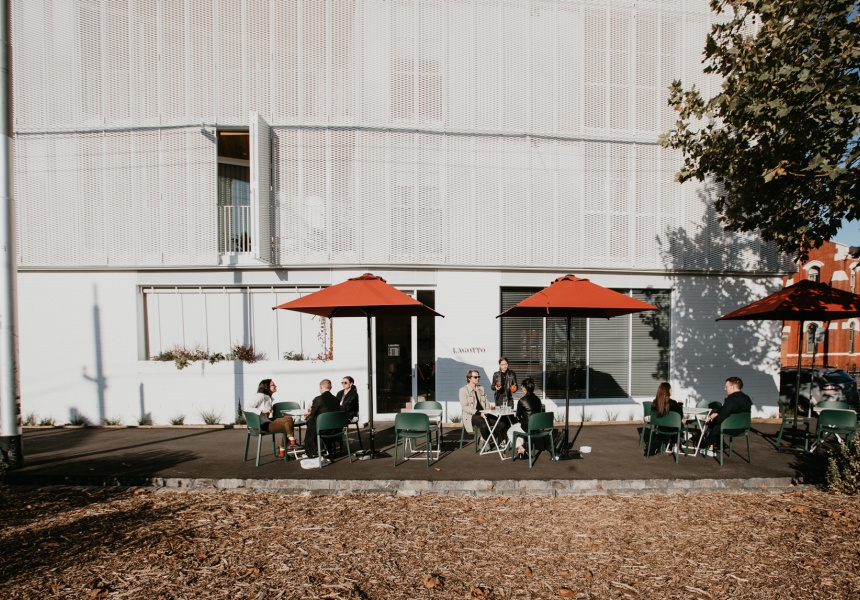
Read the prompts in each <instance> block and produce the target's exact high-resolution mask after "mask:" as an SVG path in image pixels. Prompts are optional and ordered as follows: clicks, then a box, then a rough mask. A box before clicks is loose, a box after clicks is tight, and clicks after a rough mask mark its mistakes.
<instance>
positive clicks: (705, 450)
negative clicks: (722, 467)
mask: <svg viewBox="0 0 860 600" xmlns="http://www.w3.org/2000/svg"><path fill="white" fill-rule="evenodd" d="M700 452H701V453H702V456H707V457H708V458H714V457H715V456H716V455H717V453H716V452H714V451H713V450H711V449H710V448H702V449H701V451H700Z"/></svg>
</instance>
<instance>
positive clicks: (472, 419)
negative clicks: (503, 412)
mask: <svg viewBox="0 0 860 600" xmlns="http://www.w3.org/2000/svg"><path fill="white" fill-rule="evenodd" d="M480 379H481V376H480V375H479V374H478V372H477V371H476V370H475V369H469V371H468V372H467V373H466V381H467V383H466V385H464V386H463V387H461V388H460V393H459V396H460V406H461V407H462V413H463V426H464V427H465V428H466V431H468V432H469V433H471V432H472V431H474V429H473V427H477V428H478V429H479V430H480V432H481V435H482V436H483V438H484V439H485V440H488V439H490V427H491V426H492V424H493V423H495V422H496V419H498V417H497V416H496V415H489V414H481V411H482V410H489V408H490V401H489V400H488V399H487V392H486V391H484V386H482V385H478V381H480ZM509 426H510V423H509V422H508V420H507V419H502V422H501V423H499V424H498V426H497V427H496V430H495V435H496V439H497V440H503V439H504V438H505V436H506V433H507V430H508V427H509ZM499 445H501V444H499Z"/></svg>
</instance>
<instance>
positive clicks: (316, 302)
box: [274, 273, 444, 458]
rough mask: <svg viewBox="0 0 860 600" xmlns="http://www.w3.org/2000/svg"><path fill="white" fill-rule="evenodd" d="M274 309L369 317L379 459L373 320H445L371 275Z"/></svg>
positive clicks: (369, 382) (370, 383)
mask: <svg viewBox="0 0 860 600" xmlns="http://www.w3.org/2000/svg"><path fill="white" fill-rule="evenodd" d="M274 308H283V309H285V310H294V311H297V312H303V313H308V314H311V315H317V316H320V317H328V318H338V317H365V318H366V319H367V391H368V393H367V405H368V412H369V418H370V453H369V454H368V457H370V458H373V457H374V456H376V449H375V448H374V432H373V406H374V397H373V366H372V365H371V360H372V358H371V357H372V356H373V354H372V348H371V327H370V319H371V317H442V316H444V315H440V314H439V313H437V312H436V311H435V310H433V309H432V308H430V307H428V306H426V305H424V304H422V303H421V302H418V300H416V299H415V298H412V297H411V296H409V295H407V294H404V293H403V292H401V291H400V290H398V289H397V288H394V287H392V286H390V285H388V283H386V281H385V280H384V279H383V278H382V277H378V276H376V275H373V274H371V273H365V274H364V275H361V276H359V277H353V278H351V279H347V280H346V281H344V282H342V283H338V284H336V285H333V286H331V287H327V288H323V289H321V290H320V291H318V292H313V293H312V294H308V295H307V296H303V297H301V298H298V299H296V300H292V301H290V302H286V303H284V304H281V305H279V306H275V307H274Z"/></svg>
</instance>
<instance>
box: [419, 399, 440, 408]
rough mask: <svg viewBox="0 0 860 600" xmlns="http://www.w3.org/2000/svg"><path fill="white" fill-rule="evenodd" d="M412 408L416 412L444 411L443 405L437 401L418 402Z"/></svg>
mask: <svg viewBox="0 0 860 600" xmlns="http://www.w3.org/2000/svg"><path fill="white" fill-rule="evenodd" d="M412 408H414V409H416V410H442V403H441V402H436V401H435V400H422V401H421V402H416V403H415V406H413V407H412Z"/></svg>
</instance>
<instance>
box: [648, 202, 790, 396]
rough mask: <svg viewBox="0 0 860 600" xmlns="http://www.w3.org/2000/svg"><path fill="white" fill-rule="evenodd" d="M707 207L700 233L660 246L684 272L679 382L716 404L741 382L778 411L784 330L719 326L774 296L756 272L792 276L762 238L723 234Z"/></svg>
mask: <svg viewBox="0 0 860 600" xmlns="http://www.w3.org/2000/svg"><path fill="white" fill-rule="evenodd" d="M703 201H707V202H708V208H707V211H706V214H705V216H704V217H703V219H702V225H701V226H700V227H698V228H697V230H695V231H687V230H686V229H684V228H683V227H679V228H677V229H669V230H667V231H666V232H665V238H664V239H662V240H661V239H658V243H659V244H660V247H661V257H662V260H663V263H664V265H665V266H666V268H667V269H668V270H670V271H674V272H676V273H679V274H678V275H677V276H676V278H675V294H674V300H675V307H674V311H673V312H672V330H673V333H674V335H673V336H672V337H673V340H674V343H673V350H674V355H673V364H672V375H673V379H674V380H676V381H677V382H678V383H679V384H680V385H682V386H684V387H686V388H688V389H691V390H693V392H692V395H693V396H695V398H694V399H696V400H699V399H707V400H714V399H721V398H722V397H723V383H724V382H725V379H726V378H727V377H731V376H736V377H740V378H741V379H742V380H743V381H744V384H745V391H747V390H749V391H750V396H751V397H752V400H753V403H754V404H756V405H758V406H759V407H761V406H762V405H765V404H767V405H775V404H776V400H777V394H778V390H777V387H776V384H775V382H774V375H775V374H776V373H777V372H778V370H779V344H780V325H781V323H780V322H779V321H764V322H762V321H725V322H718V323H715V322H714V321H715V320H716V319H717V318H718V317H720V316H722V315H725V314H727V313H729V312H731V311H733V310H735V309H737V308H739V307H741V306H744V305H746V304H749V303H750V302H752V301H754V300H757V299H759V298H762V297H764V296H765V295H767V294H769V293H772V292H773V291H775V289H777V288H774V287H773V278H772V277H763V276H756V275H754V273H756V272H758V273H761V272H763V271H769V272H771V273H772V272H778V271H780V270H787V268H788V265H789V263H787V261H786V260H785V259H784V258H781V257H780V256H779V255H778V254H776V253H775V251H774V250H773V248H772V246H769V245H767V244H764V243H763V242H761V240H760V239H758V238H757V237H755V236H751V235H746V234H731V233H726V232H724V231H723V229H722V226H721V224H720V223H719V221H718V219H717V214H716V212H715V211H714V209H713V206H712V205H711V204H710V201H709V200H705V199H704V198H703ZM685 271H686V272H690V271H692V272H693V275H691V276H686V275H684V272H685ZM732 273H737V274H738V276H733V275H732ZM643 318H647V317H643ZM657 333H658V332H655V334H657ZM763 391H764V392H763Z"/></svg>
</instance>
